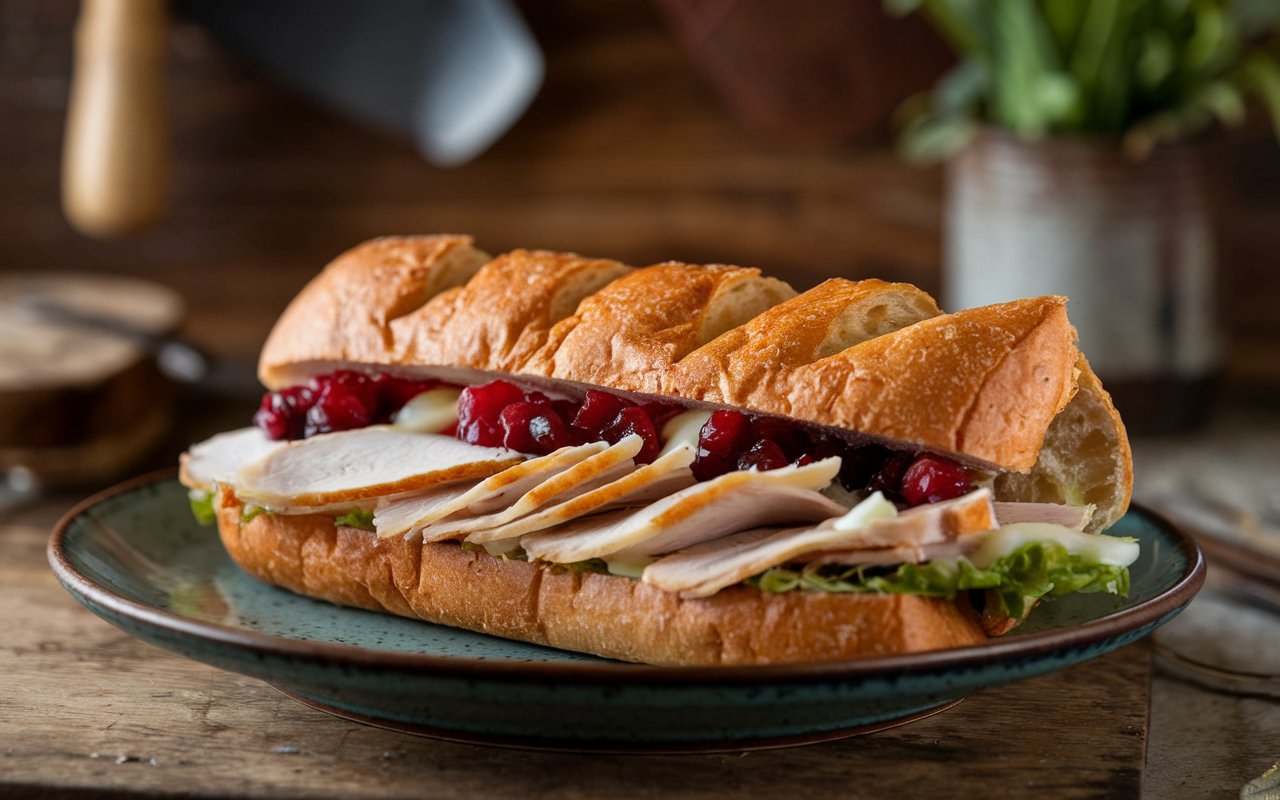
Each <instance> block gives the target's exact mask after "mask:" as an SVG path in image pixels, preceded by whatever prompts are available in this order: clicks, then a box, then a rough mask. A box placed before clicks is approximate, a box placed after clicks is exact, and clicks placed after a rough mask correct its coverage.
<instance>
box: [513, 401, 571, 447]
mask: <svg viewBox="0 0 1280 800" xmlns="http://www.w3.org/2000/svg"><path fill="white" fill-rule="evenodd" d="M498 419H499V421H500V423H501V425H502V446H503V447H506V448H508V449H510V450H516V451H519V452H521V453H532V454H537V455H544V454H546V453H550V452H551V451H552V450H556V449H557V448H560V447H564V446H565V445H567V444H570V439H569V435H568V433H567V432H566V427H567V426H566V425H565V424H564V420H562V419H560V416H559V415H558V414H556V412H555V409H554V408H553V406H552V405H551V402H550V401H548V400H547V399H546V398H545V397H544V398H543V399H542V402H537V401H529V400H521V401H520V402H518V403H512V404H511V405H509V406H507V407H506V408H504V409H503V410H502V413H501V414H500V415H499V417H498Z"/></svg>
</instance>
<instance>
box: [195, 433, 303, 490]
mask: <svg viewBox="0 0 1280 800" xmlns="http://www.w3.org/2000/svg"><path fill="white" fill-rule="evenodd" d="M285 444H286V443H285V442H277V441H275V440H274V439H271V438H268V436H267V435H266V434H265V433H263V432H262V429H261V428H239V429H237V430H234V431H227V432H226V433H219V434H217V435H216V436H212V437H210V438H208V439H206V440H204V441H203V442H200V443H199V444H193V445H191V447H190V448H189V449H188V450H187V452H185V453H183V454H182V456H181V457H180V458H179V460H178V463H179V465H180V466H179V472H178V477H179V478H180V479H181V480H182V483H183V484H185V485H186V486H188V487H189V488H192V489H204V490H209V489H211V488H213V485H214V484H215V483H224V484H230V483H232V482H233V481H234V480H235V477H236V473H238V472H239V471H240V468H241V467H244V466H245V465H246V464H252V463H253V462H254V461H257V460H258V459H260V458H262V457H263V456H265V455H267V454H268V453H271V452H273V451H275V450H279V449H280V448H281V447H284V446H285Z"/></svg>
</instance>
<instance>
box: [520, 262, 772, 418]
mask: <svg viewBox="0 0 1280 800" xmlns="http://www.w3.org/2000/svg"><path fill="white" fill-rule="evenodd" d="M794 294H795V292H794V291H793V290H792V289H791V287H789V286H787V285H786V284H785V283H782V282H781V281H776V280H773V279H770V278H763V277H761V276H760V271H759V270H756V269H746V268H743V267H731V266H724V265H719V264H717V265H714V266H707V267H695V266H691V265H689V264H677V263H668V264H658V265H655V266H651V267H646V268H644V269H641V270H636V271H635V272H633V273H631V274H629V275H626V276H624V277H622V278H620V279H618V280H616V281H614V282H613V283H611V284H609V285H608V286H606V287H604V288H603V289H601V290H600V291H598V292H596V293H595V294H593V295H592V296H590V297H588V298H586V299H585V300H583V302H582V305H581V306H579V308H578V310H577V313H576V314H574V315H573V316H572V317H569V318H567V319H564V320H562V321H561V322H559V323H557V324H556V326H555V328H554V329H553V330H552V331H551V334H550V336H549V337H548V340H547V343H546V346H545V347H544V348H543V350H542V351H541V352H539V353H537V354H536V355H534V357H533V358H531V359H530V360H529V361H527V362H526V363H524V364H523V365H520V367H519V371H521V372H528V373H531V374H535V375H542V376H546V377H551V378H558V379H561V380H568V381H576V382H578V383H589V384H595V385H598V386H608V387H610V388H613V389H619V390H622V391H632V392H642V393H645V394H661V393H662V391H663V387H662V380H663V376H664V375H665V374H666V372H667V371H668V370H670V368H671V366H672V365H673V364H675V363H676V362H677V361H679V360H680V359H681V358H683V357H684V356H685V355H687V354H688V353H690V352H692V351H694V350H695V349H697V348H699V347H701V346H702V345H704V344H706V343H707V342H709V341H711V339H714V338H715V337H716V336H718V335H719V334H720V333H721V332H723V331H724V330H725V329H727V328H733V327H736V326H738V325H740V324H742V323H743V322H746V321H747V320H749V319H751V318H752V317H754V316H756V315H757V314H759V313H760V312H762V311H764V310H765V309H767V308H768V307H770V306H772V305H774V304H775V303H777V302H779V301H781V300H784V299H787V298H788V297H791V296H792V295H794Z"/></svg>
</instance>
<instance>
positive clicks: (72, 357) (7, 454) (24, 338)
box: [0, 273, 183, 483]
mask: <svg viewBox="0 0 1280 800" xmlns="http://www.w3.org/2000/svg"><path fill="white" fill-rule="evenodd" d="M47 307H54V308H56V309H59V310H61V311H62V312H64V313H65V314H69V315H83V316H86V317H90V318H94V319H97V320H100V321H110V322H112V323H116V324H120V325H125V326H128V327H129V328H131V329H134V330H136V331H139V332H141V333H145V334H151V335H165V334H169V333H172V332H173V331H174V330H175V329H176V328H177V326H178V324H179V323H180V321H181V319H182V315H183V303H182V300H181V298H179V297H178V295H177V294H176V293H175V292H173V291H171V290H169V289H166V288H164V287H162V286H158V285H156V284H153V283H149V282H145V281H139V280H133V279H127V278H117V277H109V276H103V275H87V274H58V273H27V274H23V273H13V274H7V275H4V276H2V277H0V470H9V469H12V468H14V467H19V468H22V469H25V470H29V471H31V472H33V473H34V474H35V477H36V478H37V479H38V480H39V481H40V482H41V483H51V482H52V483H66V482H83V481H91V480H97V479H101V478H106V477H110V476H112V475H113V473H116V472H118V471H119V470H121V469H122V468H124V467H126V466H128V465H130V464H131V463H132V462H134V461H135V460H136V459H137V458H138V457H139V456H141V455H142V454H143V453H145V452H146V450H147V449H148V448H149V447H150V446H151V445H152V444H154V442H155V441H156V440H157V439H158V438H159V436H160V435H161V434H162V433H163V432H164V431H165V429H166V427H167V425H168V420H169V417H170V415H171V404H172V390H171V387H170V385H169V382H168V381H167V380H166V379H164V378H163V377H162V376H161V374H160V372H159V370H158V368H157V366H156V364H155V360H154V358H153V357H152V356H151V354H150V353H148V352H147V351H146V349H145V348H144V347H143V346H142V345H140V344H139V343H138V341H137V340H136V339H131V338H129V337H127V336H122V335H120V334H112V333H107V332H104V331H103V330H102V329H101V327H92V326H87V325H84V324H77V323H74V322H70V321H67V319H66V318H64V317H54V316H51V315H50V313H49V312H47V311H42V310H41V309H43V308H47Z"/></svg>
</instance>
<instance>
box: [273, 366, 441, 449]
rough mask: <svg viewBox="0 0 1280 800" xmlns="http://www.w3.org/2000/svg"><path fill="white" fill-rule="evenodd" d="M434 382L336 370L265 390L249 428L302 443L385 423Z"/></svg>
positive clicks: (275, 437)
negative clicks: (303, 380) (302, 382)
mask: <svg viewBox="0 0 1280 800" xmlns="http://www.w3.org/2000/svg"><path fill="white" fill-rule="evenodd" d="M439 385H440V381H433V380H420V381H415V380H410V379H408V378H397V377H395V376H393V375H366V374H365V373H363V372H353V371H351V370H342V371H340V372H331V373H329V374H327V375H317V376H316V377H314V378H312V379H311V380H309V381H308V382H306V383H305V384H302V385H300V386H290V387H289V388H287V389H281V390H280V391H278V392H267V393H266V394H265V395H264V396H263V398H262V405H260V406H259V407H258V411H257V413H255V414H254V415H253V424H254V425H257V426H258V427H259V428H262V430H263V431H265V432H266V434H267V436H270V437H271V438H272V439H305V438H307V437H308V436H314V435H316V434H317V433H331V432H333V431H349V430H354V429H355V428H364V427H368V426H369V425H376V424H379V423H384V422H390V421H391V418H392V417H393V416H394V415H395V413H396V412H397V411H399V410H400V409H401V408H403V407H404V404H405V403H407V402H409V401H410V400H411V399H413V398H414V397H416V396H417V395H419V394H421V393H422V392H425V391H427V390H429V389H434V388H436V387H437V386H439Z"/></svg>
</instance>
